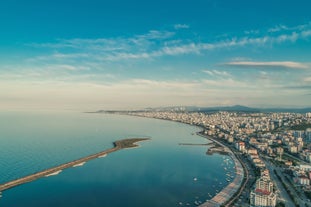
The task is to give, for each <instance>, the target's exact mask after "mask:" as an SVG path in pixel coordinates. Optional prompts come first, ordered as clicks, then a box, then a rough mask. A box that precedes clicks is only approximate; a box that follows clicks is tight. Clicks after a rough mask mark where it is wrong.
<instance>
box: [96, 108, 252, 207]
mask: <svg viewBox="0 0 311 207" xmlns="http://www.w3.org/2000/svg"><path fill="white" fill-rule="evenodd" d="M99 113H103V112H99ZM110 114H111V113H110ZM112 114H118V115H126V116H136V117H141V118H150V119H158V120H165V121H173V122H176V123H182V124H187V125H189V126H195V127H198V128H200V129H201V130H205V128H204V127H202V126H199V125H193V124H189V123H184V122H182V121H178V120H171V119H162V118H157V117H146V116H141V115H135V114H129V113H112ZM200 132H202V131H199V132H196V134H197V135H198V136H201V137H203V138H206V139H208V140H210V141H212V142H213V143H216V144H218V145H220V146H222V147H223V148H224V150H225V153H226V154H227V155H228V156H230V157H231V158H232V160H233V161H234V165H235V169H236V171H235V173H236V176H235V178H234V179H233V181H231V182H230V183H229V184H228V185H227V186H226V187H225V188H223V189H222V190H221V191H219V192H218V193H217V194H216V195H215V196H214V197H213V198H211V199H210V200H207V201H206V202H204V203H203V204H200V205H199V206H200V207H219V206H230V204H231V203H232V202H233V201H235V200H236V198H237V196H236V194H240V193H241V188H244V186H245V182H243V181H244V177H245V174H248V173H247V172H246V170H245V167H244V165H242V162H241V161H240V160H239V159H238V158H237V156H236V155H235V153H234V152H233V151H232V150H231V149H230V148H229V147H227V146H225V145H224V144H222V143H221V142H219V141H217V140H216V139H214V138H213V137H211V136H208V135H205V134H202V133H200ZM216 153H217V152H216Z"/></svg>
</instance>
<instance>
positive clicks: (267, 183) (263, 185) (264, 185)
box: [256, 176, 273, 192]
mask: <svg viewBox="0 0 311 207" xmlns="http://www.w3.org/2000/svg"><path fill="white" fill-rule="evenodd" d="M256 188H257V189H262V190H265V191H269V192H273V182H272V181H271V180H270V179H268V178H267V177H266V176H265V177H261V178H259V179H258V180H257V181H256Z"/></svg>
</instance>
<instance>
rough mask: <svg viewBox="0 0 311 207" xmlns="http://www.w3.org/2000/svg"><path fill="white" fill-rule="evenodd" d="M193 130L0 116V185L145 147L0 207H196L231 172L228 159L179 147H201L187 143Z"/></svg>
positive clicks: (80, 116) (7, 196)
mask: <svg viewBox="0 0 311 207" xmlns="http://www.w3.org/2000/svg"><path fill="white" fill-rule="evenodd" d="M198 130H199V129H198V128H196V127H193V126H189V125H185V124H181V123H175V122H170V121H163V120H156V119H147V118H139V117H130V116H121V115H106V114H86V113H74V112H62V113H55V112H53V113H51V112H50V113H48V112H36V113H30V112H28V113H26V112H18V113H17V112H15V113H12V112H1V113H0V132H1V136H0V143H1V151H0V169H1V171H0V183H3V182H7V181H10V180H12V179H15V178H19V177H21V176H25V175H28V174H31V173H34V172H37V171H40V170H43V169H45V168H49V167H52V166H55V165H59V164H62V163H65V162H68V161H71V160H74V159H78V158H80V157H83V156H86V155H90V154H93V153H97V152H100V151H102V150H104V149H108V148H111V147H112V142H113V141H115V140H118V139H122V138H129V137H146V136H147V137H151V140H150V141H146V142H141V143H140V145H141V146H140V147H139V148H134V149H125V150H122V151H117V152H114V153H111V154H109V155H108V156H107V157H104V158H99V159H95V160H92V161H89V162H87V163H85V164H84V165H83V166H81V167H74V168H70V169H66V170H64V171H62V172H61V173H60V174H58V175H55V176H50V177H45V178H41V179H39V180H37V181H34V182H31V183H27V184H24V185H21V186H18V187H16V188H13V189H10V190H7V191H5V192H3V197H2V198H1V199H0V206H1V207H39V206H40V207H42V206H45V207H46V206H58V207H71V206H72V207H73V206H75V207H80V206H81V207H85V206H88V207H103V206H107V207H119V206H133V207H139V206H149V207H152V206H154V207H156V206H157V207H158V206H161V207H171V206H195V204H194V202H195V201H202V202H203V201H205V200H206V199H209V198H210V196H213V195H215V194H216V192H217V191H220V190H221V189H222V188H224V187H225V186H226V185H227V182H226V180H225V178H226V173H228V170H231V171H233V164H232V163H229V164H228V163H226V164H225V163H224V161H223V160H224V159H225V158H228V157H226V156H224V155H218V154H214V155H212V156H208V155H206V151H207V147H206V146H181V145H179V143H208V142H209V141H208V140H206V139H204V138H202V137H199V136H197V135H192V133H194V132H197V131H198ZM224 165H226V169H228V170H227V171H225V170H224ZM194 178H197V180H194ZM187 204H189V205H187Z"/></svg>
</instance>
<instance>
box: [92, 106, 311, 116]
mask: <svg viewBox="0 0 311 207" xmlns="http://www.w3.org/2000/svg"><path fill="white" fill-rule="evenodd" d="M131 111H133V110H131ZM136 111H137V112H142V111H174V112H203V113H212V112H218V111H229V112H245V113H271V112H289V113H302V114H304V113H307V112H311V107H309V108H251V107H247V106H242V105H235V106H219V107H197V106H169V107H157V108H145V109H143V110H136ZM104 112H105V113H115V112H120V110H99V111H96V112H93V113H104ZM123 112H126V111H123ZM89 113H92V112H89Z"/></svg>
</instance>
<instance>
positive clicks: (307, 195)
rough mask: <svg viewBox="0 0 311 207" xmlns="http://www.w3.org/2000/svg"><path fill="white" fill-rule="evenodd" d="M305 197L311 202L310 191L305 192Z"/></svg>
mask: <svg viewBox="0 0 311 207" xmlns="http://www.w3.org/2000/svg"><path fill="white" fill-rule="evenodd" d="M305 195H306V197H307V198H308V199H310V200H311V192H310V191H305Z"/></svg>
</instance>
